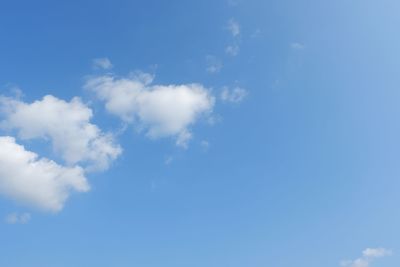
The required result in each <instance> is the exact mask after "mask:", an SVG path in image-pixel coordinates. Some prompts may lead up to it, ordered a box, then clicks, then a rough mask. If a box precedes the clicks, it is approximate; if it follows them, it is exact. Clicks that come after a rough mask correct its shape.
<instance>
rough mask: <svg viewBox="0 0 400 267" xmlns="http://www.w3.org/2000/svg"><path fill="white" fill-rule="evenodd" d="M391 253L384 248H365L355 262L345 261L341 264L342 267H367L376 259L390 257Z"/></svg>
mask: <svg viewBox="0 0 400 267" xmlns="http://www.w3.org/2000/svg"><path fill="white" fill-rule="evenodd" d="M391 254H392V251H390V250H388V249H385V248H367V249H365V250H364V251H363V252H362V256H361V257H360V258H358V259H355V260H345V261H342V262H341V266H343V267H369V266H370V265H371V262H372V261H374V260H375V259H377V258H382V257H386V256H390V255H391Z"/></svg>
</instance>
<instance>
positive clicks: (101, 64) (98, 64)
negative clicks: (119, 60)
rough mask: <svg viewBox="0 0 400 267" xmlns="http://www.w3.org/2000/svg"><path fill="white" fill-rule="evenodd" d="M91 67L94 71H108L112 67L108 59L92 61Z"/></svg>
mask: <svg viewBox="0 0 400 267" xmlns="http://www.w3.org/2000/svg"><path fill="white" fill-rule="evenodd" d="M93 67H94V68H95V69H103V70H108V69H111V68H112V67H113V65H112V63H111V61H110V60H109V59H108V58H106V57H103V58H95V59H93Z"/></svg>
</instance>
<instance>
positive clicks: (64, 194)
mask: <svg viewBox="0 0 400 267" xmlns="http://www.w3.org/2000/svg"><path fill="white" fill-rule="evenodd" d="M0 147H1V149H0V194H1V195H3V196H5V197H8V198H10V199H13V200H15V201H17V202H20V203H23V204H27V205H30V206H35V207H38V208H40V209H43V210H47V211H52V212H57V211H60V210H61V209H62V208H63V206H64V203H65V201H66V200H67V198H68V197H69V195H70V194H71V193H72V192H73V191H77V192H86V191H88V190H89V185H88V183H87V180H86V178H85V176H84V171H83V169H82V168H80V167H63V166H60V165H58V164H57V163H55V162H54V161H51V160H49V159H46V158H39V157H38V155H37V154H35V153H33V152H30V151H27V150H25V148H24V147H23V146H21V145H19V144H17V143H16V142H15V139H14V138H13V137H9V136H3V137H0Z"/></svg>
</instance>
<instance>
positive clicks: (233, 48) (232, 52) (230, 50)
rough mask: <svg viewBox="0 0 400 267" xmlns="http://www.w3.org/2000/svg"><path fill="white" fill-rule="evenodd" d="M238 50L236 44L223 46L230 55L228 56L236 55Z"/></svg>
mask: <svg viewBox="0 0 400 267" xmlns="http://www.w3.org/2000/svg"><path fill="white" fill-rule="evenodd" d="M239 51H240V47H239V45H237V44H233V45H228V46H227V47H226V48H225V52H226V53H227V54H228V55H230V56H233V57H234V56H237V55H238V54H239Z"/></svg>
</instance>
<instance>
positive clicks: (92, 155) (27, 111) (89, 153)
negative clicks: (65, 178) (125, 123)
mask: <svg viewBox="0 0 400 267" xmlns="http://www.w3.org/2000/svg"><path fill="white" fill-rule="evenodd" d="M0 107H1V111H2V114H3V116H4V117H5V119H4V121H3V122H2V124H1V125H2V127H3V128H7V129H16V130H17V132H18V136H19V137H20V138H21V139H23V140H29V139H37V138H41V139H45V140H50V141H51V143H52V146H53V149H54V151H55V152H56V153H57V154H60V156H61V157H62V158H63V159H64V160H65V161H66V163H67V164H68V165H75V164H78V163H81V164H84V165H86V168H87V169H88V170H105V169H107V168H108V167H109V165H110V163H111V162H112V161H113V160H115V159H116V158H117V157H118V155H120V154H121V151H122V150H121V148H120V147H119V146H118V145H116V144H115V142H114V140H113V137H112V135H111V134H105V133H102V132H101V130H100V129H99V128H98V127H97V126H96V125H94V124H92V123H90V120H91V118H92V116H93V113H92V110H91V109H90V108H88V107H87V106H86V105H85V104H83V103H82V101H81V100H80V99H79V98H73V99H72V100H71V101H70V102H66V101H64V100H61V99H58V98H56V97H54V96H51V95H47V96H45V97H43V99H42V100H38V101H35V102H33V103H25V102H22V101H20V100H19V99H13V98H7V97H0Z"/></svg>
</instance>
